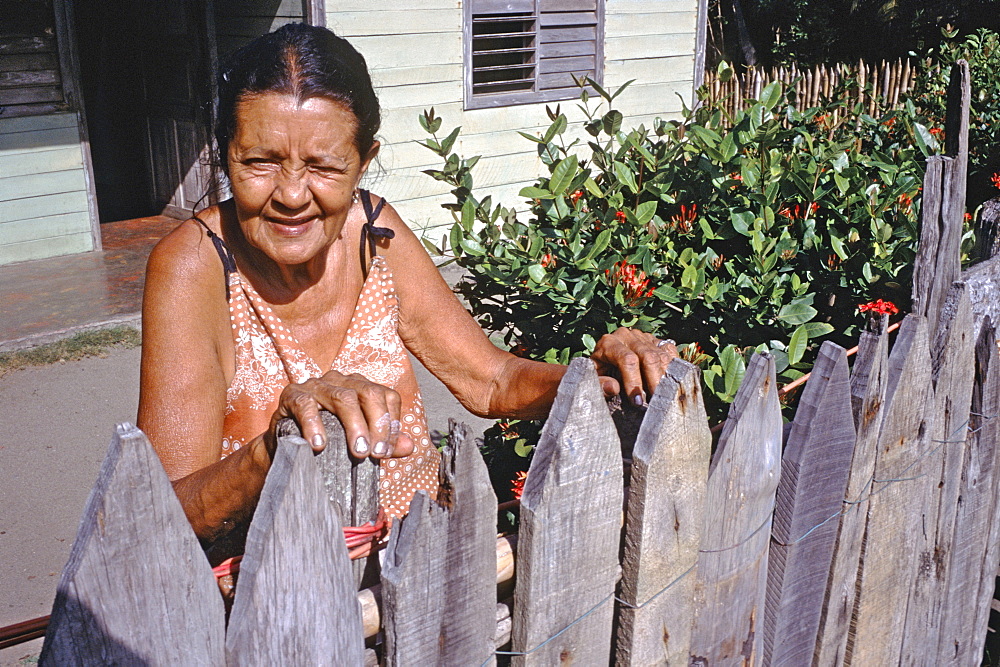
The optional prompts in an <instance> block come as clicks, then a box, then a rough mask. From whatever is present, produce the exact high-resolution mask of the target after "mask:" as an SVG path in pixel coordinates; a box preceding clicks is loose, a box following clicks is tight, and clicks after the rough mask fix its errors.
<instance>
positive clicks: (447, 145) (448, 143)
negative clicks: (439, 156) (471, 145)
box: [441, 125, 462, 153]
mask: <svg viewBox="0 0 1000 667" xmlns="http://www.w3.org/2000/svg"><path fill="white" fill-rule="evenodd" d="M461 131H462V126H461V125H460V126H458V127H456V128H455V129H454V130H452V131H451V134H449V135H448V136H447V137H445V138H444V141H442V142H441V152H442V153H450V152H451V147H452V146H454V145H455V140H456V139H458V133H459V132H461Z"/></svg>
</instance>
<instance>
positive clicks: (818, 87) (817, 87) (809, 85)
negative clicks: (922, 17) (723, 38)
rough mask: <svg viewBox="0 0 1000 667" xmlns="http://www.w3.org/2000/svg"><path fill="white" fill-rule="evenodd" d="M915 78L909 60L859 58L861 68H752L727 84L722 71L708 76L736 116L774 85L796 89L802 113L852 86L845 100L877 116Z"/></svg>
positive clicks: (713, 91)
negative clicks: (876, 61)
mask: <svg viewBox="0 0 1000 667" xmlns="http://www.w3.org/2000/svg"><path fill="white" fill-rule="evenodd" d="M916 77H917V66H916V64H915V63H913V62H911V61H910V60H897V61H896V62H888V61H882V62H880V63H866V62H865V61H864V60H859V61H858V63H857V64H856V65H854V64H851V65H847V64H843V63H840V64H834V65H826V64H821V65H816V66H815V67H812V68H804V69H800V68H799V67H797V66H796V65H791V66H788V67H775V68H771V69H764V68H760V67H750V68H747V69H745V70H742V71H740V72H738V73H736V74H734V75H733V77H732V78H730V79H729V80H728V81H722V80H721V79H720V78H719V74H718V72H715V71H709V72H706V74H705V85H706V86H707V90H708V95H709V100H711V101H712V102H713V103H716V104H721V105H722V107H723V108H724V109H726V111H728V112H729V113H730V114H735V113H736V111H737V110H740V109H744V108H746V107H745V101H746V100H747V99H760V93H761V91H762V90H764V87H765V86H767V85H768V84H769V83H771V82H773V81H780V82H781V83H782V84H784V86H785V88H789V89H794V91H795V99H796V106H797V107H798V108H799V109H808V108H810V107H815V106H819V105H820V104H822V103H823V102H824V100H829V99H831V98H832V97H833V96H834V94H835V93H837V92H838V88H840V87H841V86H844V85H845V84H847V83H850V84H851V85H850V86H849V87H847V88H846V91H844V90H841V91H840V93H841V96H842V95H843V94H845V93H846V95H847V96H848V97H847V100H846V101H847V102H849V103H850V104H851V105H852V106H853V105H855V104H857V103H859V102H860V103H862V104H864V109H865V111H866V112H867V113H869V114H874V113H876V112H877V110H878V109H880V108H883V109H884V108H894V107H896V106H897V105H898V104H899V102H900V99H901V98H902V96H903V95H904V94H905V93H907V92H909V91H910V90H912V89H913V85H914V83H915V82H916ZM841 100H842V97H841ZM842 101H843V100H842Z"/></svg>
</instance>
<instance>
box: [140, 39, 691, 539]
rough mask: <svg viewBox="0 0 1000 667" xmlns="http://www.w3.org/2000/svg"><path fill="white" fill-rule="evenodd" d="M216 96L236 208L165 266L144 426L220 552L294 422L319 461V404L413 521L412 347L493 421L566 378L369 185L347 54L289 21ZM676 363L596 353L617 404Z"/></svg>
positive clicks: (424, 442)
mask: <svg viewBox="0 0 1000 667" xmlns="http://www.w3.org/2000/svg"><path fill="white" fill-rule="evenodd" d="M218 84H219V85H218V89H219V106H218V119H217V125H216V129H215V135H216V140H217V143H218V149H219V156H220V158H221V163H222V165H223V168H224V170H225V173H226V175H227V176H228V177H229V181H230V183H231V186H232V199H230V200H228V201H225V202H223V203H221V204H219V205H218V206H213V207H211V208H208V209H206V210H203V211H201V212H200V213H199V214H198V215H196V216H195V217H194V218H192V219H191V220H189V221H187V222H185V223H184V224H182V225H180V226H179V227H178V228H177V229H176V230H175V231H174V232H172V233H171V234H170V235H169V236H167V237H166V238H164V239H163V240H162V241H161V242H160V244H159V245H157V247H156V249H155V250H154V251H153V253H152V255H151V256H150V259H149V265H148V270H147V277H146V292H145V298H144V303H143V314H142V315H143V338H144V340H143V351H142V380H141V395H140V401H139V417H138V422H139V426H140V427H141V428H142V429H143V430H144V431H145V432H146V434H147V435H148V436H149V438H150V440H151V441H152V443H153V445H154V447H155V448H156V451H157V452H158V454H159V456H160V459H161V460H162V461H163V466H164V468H165V469H166V471H167V474H168V475H169V477H170V479H171V480H172V481H173V484H174V488H175V490H176V492H177V495H178V497H179V498H180V500H181V503H182V505H183V507H184V510H185V512H186V513H187V516H188V519H189V520H190V521H191V524H192V526H193V527H194V530H195V532H196V533H197V535H198V536H199V537H200V538H201V539H202V541H203V543H205V544H209V545H211V544H212V543H213V542H215V541H216V540H220V539H221V538H223V537H225V536H226V535H227V534H228V533H230V532H231V531H233V529H234V528H235V527H237V526H240V525H245V523H246V521H247V519H248V518H249V517H250V516H251V515H252V513H253V510H254V507H255V505H256V502H257V498H258V496H259V495H260V491H261V489H262V487H263V484H264V479H265V476H266V475H267V471H268V468H269V466H270V464H271V459H272V457H273V455H274V452H275V447H276V438H275V434H274V431H275V425H276V423H277V422H278V421H279V420H280V419H282V418H284V417H291V418H292V419H294V420H296V421H297V422H298V423H299V425H300V426H301V429H302V433H303V435H304V437H305V438H306V439H307V440H308V441H309V442H310V443H311V444H312V446H313V448H314V449H315V450H317V451H318V450H321V449H323V447H324V446H325V444H326V443H325V441H324V438H325V435H324V434H325V431H324V429H323V425H322V422H321V421H320V418H319V411H320V410H329V411H330V412H332V413H334V414H335V415H336V416H337V417H338V418H339V419H340V421H341V422H342V423H343V425H344V430H345V431H346V433H347V439H348V443H349V448H350V453H351V454H352V455H353V456H355V457H367V456H371V457H374V458H376V459H379V460H380V483H379V492H380V503H381V505H382V506H383V508H384V509H385V511H386V513H387V514H388V515H389V516H390V517H399V516H402V515H404V514H405V513H406V511H407V509H408V506H409V502H410V499H411V498H412V496H413V493H414V492H415V491H416V490H418V489H427V490H430V491H432V492H433V490H435V489H436V487H437V469H438V455H437V452H436V451H435V449H434V448H433V446H432V445H431V443H430V440H429V439H428V434H427V426H426V423H425V420H424V415H423V410H422V408H421V402H420V392H419V389H418V388H417V383H416V380H415V378H414V374H413V369H412V368H411V366H410V362H409V360H408V357H407V351H409V352H410V353H412V354H413V355H414V356H415V357H416V358H417V359H419V360H420V361H421V362H422V363H423V364H424V365H425V366H426V367H427V368H428V369H429V370H430V371H431V372H432V373H434V374H435V375H436V376H437V377H439V378H440V379H441V380H442V381H443V382H444V383H445V385H447V387H448V388H449V389H450V390H451V391H452V392H453V393H454V394H455V396H456V397H457V398H458V399H459V400H460V401H461V402H462V404H463V405H464V406H465V407H466V408H468V409H469V410H470V411H471V412H473V413H475V414H477V415H483V416H490V417H517V418H526V419H532V418H540V417H544V416H545V415H546V414H547V412H548V410H549V407H550V405H551V404H552V400H553V398H554V397H555V393H556V388H557V385H558V384H559V381H560V379H561V378H562V376H563V374H564V372H565V368H564V367H563V366H559V365H554V364H546V363H540V362H535V361H529V360H526V359H521V358H518V357H516V356H514V355H511V354H509V353H507V352H504V351H502V350H500V349H498V348H496V347H494V346H493V345H492V344H491V343H490V341H489V340H488V339H487V337H486V336H485V335H484V334H483V332H482V331H481V330H480V329H479V327H478V326H477V325H476V323H475V322H474V321H473V319H472V318H471V317H470V316H469V314H468V313H467V312H466V311H465V310H464V309H463V307H462V306H461V304H460V303H459V302H458V300H457V299H456V298H455V296H454V295H453V294H452V292H451V291H450V290H449V288H448V286H447V285H446V284H445V282H444V281H443V280H442V278H441V276H440V274H439V273H438V271H437V269H436V268H435V266H434V264H433V263H432V262H431V260H430V258H429V257H428V256H427V254H426V252H425V251H424V249H423V247H422V246H421V244H420V242H419V241H418V239H417V238H416V236H414V234H413V233H412V232H411V231H410V230H409V229H408V228H407V226H406V225H405V224H404V223H403V222H402V221H401V220H400V218H399V216H398V215H397V213H396V212H395V211H394V210H393V209H392V207H391V206H389V205H387V204H386V203H385V201H384V200H382V199H381V198H379V197H377V196H375V195H372V194H370V193H368V192H366V191H364V190H361V189H359V183H360V182H361V179H362V176H363V175H364V174H365V171H366V170H367V169H368V167H369V165H370V164H371V163H372V160H374V159H375V156H376V155H377V153H378V150H379V142H378V141H376V140H375V134H376V132H377V131H378V129H379V124H380V111H379V105H378V100H377V99H376V96H375V92H374V90H373V89H372V84H371V80H370V78H369V75H368V71H367V67H366V64H365V61H364V58H362V56H361V55H360V54H359V53H358V52H357V51H356V50H355V49H354V48H353V47H352V46H351V45H350V44H348V43H347V42H346V41H345V40H343V39H341V38H339V37H336V36H335V35H333V33H331V32H329V31H328V30H325V29H323V28H316V27H310V26H305V25H289V26H285V27H283V28H281V29H280V30H278V31H277V32H275V33H272V34H269V35H265V36H264V37H261V38H259V39H257V40H256V41H254V42H253V43H251V44H250V45H248V46H247V47H245V48H244V49H242V50H241V51H240V52H239V53H237V54H236V55H235V56H234V57H233V59H232V61H231V64H230V65H229V66H228V67H226V68H224V70H223V71H222V73H221V76H220V77H219V82H218ZM674 355H675V350H674V349H673V346H672V345H669V344H667V345H663V342H662V341H657V340H656V339H655V338H653V337H652V336H650V335H648V334H644V333H641V332H637V331H631V330H628V329H621V330H619V331H617V332H615V333H614V334H611V335H608V336H605V337H603V338H602V339H601V341H600V342H599V343H598V345H597V348H596V349H595V351H594V355H593V359H594V362H595V363H596V365H597V368H598V370H599V372H600V373H602V374H604V375H605V376H606V377H602V385H603V387H604V389H605V391H606V392H607V393H609V394H612V393H617V392H619V391H624V392H625V393H626V394H627V395H628V396H629V397H630V398H631V399H633V400H634V401H635V402H636V403H640V404H641V403H642V402H644V401H645V400H646V397H647V396H648V395H649V393H650V392H652V390H653V388H654V387H655V385H656V382H657V381H658V380H659V378H660V377H661V376H662V374H663V372H664V370H665V368H666V365H667V364H668V363H669V362H670V360H671V358H672V357H673V356H674ZM612 375H614V377H612Z"/></svg>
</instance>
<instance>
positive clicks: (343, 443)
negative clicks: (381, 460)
mask: <svg viewBox="0 0 1000 667" xmlns="http://www.w3.org/2000/svg"><path fill="white" fill-rule="evenodd" d="M319 416H320V419H322V420H323V427H324V428H325V429H326V447H325V448H324V449H323V451H322V452H320V453H319V454H318V455H316V456H315V457H313V460H314V461H315V462H316V465H317V466H318V467H319V472H320V478H321V479H322V480H323V488H324V489H326V494H327V497H328V498H329V500H330V502H331V503H333V505H334V506H335V507H336V509H337V515H338V516H339V517H341V520H342V521H343V522H344V523H345V524H346V525H348V526H361V525H363V524H366V523H368V522H369V521H374V520H375V519H376V518H377V516H378V463H376V462H375V460H374V459H372V458H370V457H365V458H363V459H354V458H352V457H351V455H350V454H348V453H347V452H348V446H347V436H346V434H345V433H344V427H343V425H342V424H341V423H340V420H339V419H337V417H336V416H334V415H333V414H332V413H330V412H327V411H326V410H321V411H320V413H319ZM276 433H277V435H278V437H282V436H301V435H302V432H301V431H300V430H299V425H298V424H296V423H295V421H293V420H291V419H282V420H281V421H280V422H278V428H277V431H276ZM351 569H352V571H353V572H354V584H355V586H360V585H361V582H362V580H363V579H365V580H370V581H377V580H378V559H376V558H358V559H356V560H353V561H351Z"/></svg>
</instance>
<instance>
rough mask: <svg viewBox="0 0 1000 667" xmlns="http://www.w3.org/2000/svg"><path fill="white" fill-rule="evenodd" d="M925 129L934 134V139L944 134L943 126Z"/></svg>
mask: <svg viewBox="0 0 1000 667" xmlns="http://www.w3.org/2000/svg"><path fill="white" fill-rule="evenodd" d="M927 131H928V132H930V133H931V134H932V135H934V137H935V138H936V139H940V138H941V135H942V134H944V128H943V127H932V128H931V129H929V130H927Z"/></svg>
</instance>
